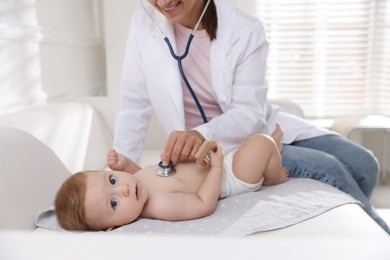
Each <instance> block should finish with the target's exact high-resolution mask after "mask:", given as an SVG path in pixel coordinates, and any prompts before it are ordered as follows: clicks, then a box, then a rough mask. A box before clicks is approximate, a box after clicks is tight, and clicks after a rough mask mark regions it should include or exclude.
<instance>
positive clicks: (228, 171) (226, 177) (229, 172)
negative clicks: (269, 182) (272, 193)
mask: <svg viewBox="0 0 390 260" xmlns="http://www.w3.org/2000/svg"><path fill="white" fill-rule="evenodd" d="M237 150H238V149H234V150H232V151H231V152H229V153H228V154H227V155H226V156H225V160H224V161H223V169H224V174H223V177H222V184H221V192H220V194H219V197H220V198H226V197H231V196H234V195H238V194H241V193H245V192H251V191H252V192H253V191H257V190H259V189H260V188H261V186H263V182H264V177H263V178H261V180H260V181H259V182H258V183H254V184H253V183H247V182H244V181H242V180H240V179H238V178H237V177H236V176H234V174H233V156H234V154H235V153H236V152H237Z"/></svg>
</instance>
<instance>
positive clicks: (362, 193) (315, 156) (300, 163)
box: [282, 135, 390, 234]
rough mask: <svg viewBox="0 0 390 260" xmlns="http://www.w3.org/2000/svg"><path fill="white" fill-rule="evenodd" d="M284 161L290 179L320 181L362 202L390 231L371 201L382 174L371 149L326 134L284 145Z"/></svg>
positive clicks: (370, 213) (382, 225)
mask: <svg viewBox="0 0 390 260" xmlns="http://www.w3.org/2000/svg"><path fill="white" fill-rule="evenodd" d="M282 160H283V165H284V166H285V167H286V168H287V170H288V175H289V177H290V178H311V179H314V180H318V181H321V182H324V183H327V184H329V185H332V186H333V187H336V188H338V189H339V190H341V191H344V192H346V193H348V194H350V195H352V197H354V198H355V199H357V200H359V201H361V202H362V203H363V206H362V207H363V209H364V211H365V212H367V214H368V215H370V216H371V218H372V219H374V220H375V221H376V222H377V223H378V224H379V225H380V226H381V227H382V228H383V229H384V230H385V231H386V232H387V233H389V234H390V230H389V227H388V226H387V224H386V223H385V221H383V219H382V218H381V217H380V216H379V215H378V214H377V212H375V210H374V209H373V207H372V205H371V204H370V201H369V198H370V196H371V194H372V192H373V190H374V188H375V185H376V183H377V180H378V175H379V164H378V161H377V159H376V158H375V157H374V155H373V154H372V152H371V151H369V150H367V149H365V148H364V147H362V146H360V145H358V144H356V143H354V142H351V141H349V140H348V139H346V138H344V137H342V136H338V135H324V136H319V137H315V138H310V139H306V140H302V141H296V142H294V143H292V144H289V145H284V146H283V152H282Z"/></svg>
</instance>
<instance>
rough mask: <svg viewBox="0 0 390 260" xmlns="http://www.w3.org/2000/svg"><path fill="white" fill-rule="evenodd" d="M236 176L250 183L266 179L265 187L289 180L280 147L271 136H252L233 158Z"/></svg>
mask: <svg viewBox="0 0 390 260" xmlns="http://www.w3.org/2000/svg"><path fill="white" fill-rule="evenodd" d="M233 172H234V175H235V176H236V177H237V178H239V179H240V180H243V181H245V182H248V183H257V182H259V181H260V179H261V178H262V177H264V185H275V184H278V183H282V182H285V181H287V180H288V177H287V171H286V169H285V168H284V167H283V165H282V159H281V156H280V152H279V150H278V145H277V144H276V142H275V141H274V140H273V139H272V138H271V137H269V136H266V135H262V134H257V135H254V136H251V137H250V138H248V139H247V141H246V142H245V143H244V144H243V145H242V146H241V147H240V148H239V149H238V151H237V152H236V153H235V154H234V158H233Z"/></svg>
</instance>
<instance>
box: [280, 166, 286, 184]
mask: <svg viewBox="0 0 390 260" xmlns="http://www.w3.org/2000/svg"><path fill="white" fill-rule="evenodd" d="M279 180H280V182H279V183H282V182H286V181H288V170H287V168H286V167H284V166H283V167H282V169H280V179H279Z"/></svg>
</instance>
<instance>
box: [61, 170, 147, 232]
mask: <svg viewBox="0 0 390 260" xmlns="http://www.w3.org/2000/svg"><path fill="white" fill-rule="evenodd" d="M147 199H148V193H147V191H146V189H145V187H144V186H143V185H142V183H141V182H140V181H139V180H138V179H137V178H136V177H134V176H133V175H132V174H129V173H126V172H117V171H84V172H78V173H75V174H73V175H72V176H70V177H69V178H68V179H67V180H66V181H65V182H64V183H63V184H62V186H61V188H60V190H59V191H58V193H57V196H56V198H55V209H56V215H57V220H58V222H59V224H60V225H61V226H62V227H63V228H65V229H68V230H110V229H112V228H115V227H118V226H122V225H125V224H129V223H131V222H133V221H134V220H136V219H137V218H138V217H139V216H140V214H141V212H142V210H143V207H144V205H145V203H146V201H147Z"/></svg>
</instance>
